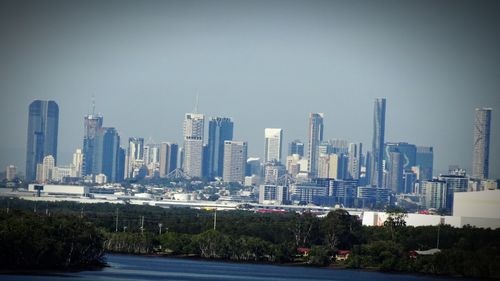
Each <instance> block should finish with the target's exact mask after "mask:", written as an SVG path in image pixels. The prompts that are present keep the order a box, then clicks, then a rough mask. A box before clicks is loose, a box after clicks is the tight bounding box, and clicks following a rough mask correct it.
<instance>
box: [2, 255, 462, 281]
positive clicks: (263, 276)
mask: <svg viewBox="0 0 500 281" xmlns="http://www.w3.org/2000/svg"><path fill="white" fill-rule="evenodd" d="M107 261H108V264H109V265H110V267H107V268H105V269H103V270H99V271H82V272H77V273H64V274H57V275H45V276H33V275H0V280H9V281H10V280H11V281H16V280H19V281H21V280H22V281H35V280H39V281H42V280H43V281H46V280H74V281H86V280H89V281H91V280H92V281H94V280H103V281H111V280H130V281H132V280H134V281H143V280H181V281H192V280H241V281H244V280H266V281H267V280H269V281H289V280H311V281H315V280H336V281H357V280H373V281H377V280H380V281H391V280H408V281H412V280H415V281H428V280H448V279H445V278H435V277H428V276H415V275H402V274H384V273H379V272H364V271H353V270H337V269H327V268H310V267H295V266H294V267H292V266H279V265H262V264H242V263H228V262H217V261H201V260H188V259H176V258H162V257H139V256H126V255H108V256H107ZM449 280H452V279H449ZM455 280H456V279H455ZM460 280H465V279H460Z"/></svg>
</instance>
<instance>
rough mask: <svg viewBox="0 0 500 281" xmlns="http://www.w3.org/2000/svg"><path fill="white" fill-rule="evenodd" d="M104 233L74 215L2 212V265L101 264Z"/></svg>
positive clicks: (13, 266)
mask: <svg viewBox="0 0 500 281" xmlns="http://www.w3.org/2000/svg"><path fill="white" fill-rule="evenodd" d="M103 242H104V237H103V235H102V233H101V232H100V231H98V229H97V228H96V227H95V226H94V224H92V223H90V222H88V221H86V220H84V219H80V218H78V217H74V216H68V215H58V216H45V215H37V214H31V213H25V212H19V211H15V212H10V213H8V214H7V213H0V268H4V269H23V270H25V269H47V268H50V269H67V268H75V267H86V266H95V265H101V264H102V263H103V255H104V249H103Z"/></svg>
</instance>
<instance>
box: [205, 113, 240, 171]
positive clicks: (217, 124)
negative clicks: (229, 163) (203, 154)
mask: <svg viewBox="0 0 500 281" xmlns="http://www.w3.org/2000/svg"><path fill="white" fill-rule="evenodd" d="M233 128H234V124H233V121H231V118H227V117H215V118H212V119H211V120H210V121H209V122H208V159H207V160H208V162H207V163H208V177H209V178H211V179H213V178H215V177H222V172H223V169H224V142H225V141H230V140H233Z"/></svg>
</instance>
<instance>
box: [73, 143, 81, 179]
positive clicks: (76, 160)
mask: <svg viewBox="0 0 500 281" xmlns="http://www.w3.org/2000/svg"><path fill="white" fill-rule="evenodd" d="M82 166H83V153H82V150H81V149H77V150H76V151H75V153H73V167H74V171H73V174H72V175H71V176H72V177H77V178H79V177H81V176H82Z"/></svg>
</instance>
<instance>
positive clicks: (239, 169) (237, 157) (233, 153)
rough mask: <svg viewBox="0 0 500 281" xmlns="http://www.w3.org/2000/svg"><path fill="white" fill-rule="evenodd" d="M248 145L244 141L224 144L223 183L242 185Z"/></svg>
mask: <svg viewBox="0 0 500 281" xmlns="http://www.w3.org/2000/svg"><path fill="white" fill-rule="evenodd" d="M247 151H248V144H247V142H245V141H225V142H224V172H223V180H224V181H225V182H239V183H243V181H244V179H245V167H246V163H247Z"/></svg>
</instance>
